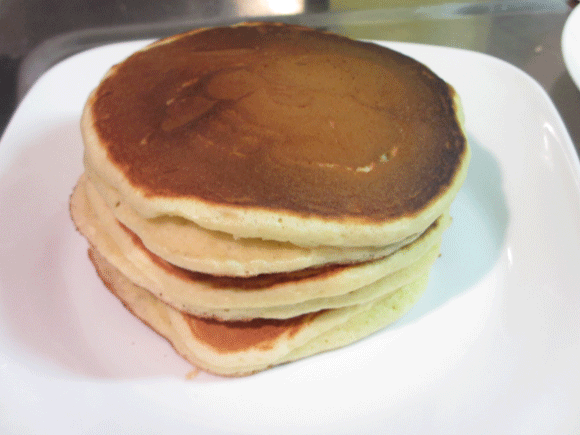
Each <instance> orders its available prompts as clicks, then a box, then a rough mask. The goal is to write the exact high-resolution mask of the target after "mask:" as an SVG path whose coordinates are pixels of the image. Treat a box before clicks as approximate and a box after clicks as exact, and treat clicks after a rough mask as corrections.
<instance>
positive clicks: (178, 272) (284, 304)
mask: <svg viewBox="0 0 580 435" xmlns="http://www.w3.org/2000/svg"><path fill="white" fill-rule="evenodd" d="M87 191H88V192H91V185H90V183H86V178H85V177H81V179H80V180H79V184H78V185H77V187H76V188H75V190H74V192H73V195H72V197H71V214H72V217H73V220H74V222H75V224H76V225H77V228H78V229H79V231H80V232H81V233H82V234H83V235H84V236H85V237H86V238H87V239H88V240H89V242H90V243H91V245H93V246H94V247H96V249H98V251H99V252H100V253H101V254H102V255H103V256H105V257H106V258H107V259H108V261H109V262H111V263H112V264H113V265H114V266H115V267H116V268H117V269H119V270H120V271H121V272H122V273H123V274H124V275H126V276H127V277H128V278H129V279H130V280H131V281H132V282H134V283H135V284H136V285H139V286H141V287H144V288H146V289H148V290H149V291H150V292H152V293H154V294H155V295H157V297H158V298H160V299H162V300H163V301H165V302H166V303H168V304H170V305H172V306H174V307H175V308H177V309H179V310H182V311H186V312H189V313H192V314H195V315H198V316H205V317H214V318H220V319H228V320H231V319H237V320H246V319H248V318H254V317H268V318H287V317H294V316H296V315H298V314H304V313H306V312H312V311H316V310H320V309H326V308H336V307H341V306H346V305H352V304H355V303H362V302H363V301H369V300H372V299H374V298H377V297H378V296H382V295H384V294H385V293H387V292H390V291H394V290H396V289H398V288H399V287H401V286H403V285H405V284H407V283H409V282H410V281H412V280H414V279H416V277H417V276H418V275H421V274H423V273H425V272H426V270H427V269H428V268H430V267H431V265H432V263H433V262H434V261H435V259H436V258H437V256H438V253H439V243H440V241H441V235H442V233H443V231H444V230H445V229H446V228H447V226H448V225H449V221H450V219H449V217H448V216H447V215H445V216H443V217H441V218H440V220H438V221H436V223H434V224H433V225H432V226H431V227H430V228H429V229H428V230H427V231H426V232H425V233H424V234H422V235H421V236H420V237H419V238H418V239H417V240H416V241H415V242H413V243H412V244H410V245H407V246H405V247H404V248H402V249H400V250H398V251H397V252H396V253H394V254H392V255H391V256H389V257H387V258H384V259H380V260H375V261H369V262H364V263H359V264H351V265H328V266H327V267H323V268H311V269H306V270H302V271H299V272H296V273H280V274H270V275H263V276H258V277H253V278H229V277H216V276H213V275H207V274H201V273H196V272H192V271H188V270H184V269H181V268H177V267H175V266H173V265H171V264H169V263H166V262H165V261H163V260H162V259H160V258H158V257H156V256H155V254H153V253H151V252H150V251H148V250H147V249H146V247H145V246H143V244H142V243H139V239H138V238H137V237H135V235H134V234H131V232H130V231H129V230H128V229H126V228H123V226H122V224H120V223H119V222H118V221H117V220H116V219H115V217H114V215H113V214H112V212H111V211H110V210H108V208H107V207H102V204H101V207H99V210H100V211H99V212H95V211H94V210H93V209H92V207H91V205H92V202H93V203H94V202H98V200H99V198H100V197H99V196H98V193H96V192H95V191H94V189H92V193H93V195H87V194H86V192H87ZM91 196H92V197H93V201H92V202H91V201H89V199H88V197H91ZM101 201H102V202H104V201H103V200H102V199H101Z"/></svg>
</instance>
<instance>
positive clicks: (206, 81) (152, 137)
mask: <svg viewBox="0 0 580 435" xmlns="http://www.w3.org/2000/svg"><path fill="white" fill-rule="evenodd" d="M462 122H463V119H462V113H461V106H460V101H459V97H458V96H457V94H456V93H455V91H454V90H453V88H452V87H451V86H450V85H448V84H447V83H445V82H444V81H443V80H442V79H441V78H439V77H437V76H436V75H435V74H434V73H433V72H432V71H430V70H429V69H428V68H427V67H426V66H424V65H423V64H421V63H419V62H416V61H415V60H413V59H410V58H409V57H406V56H404V55H402V54H399V53H397V52H394V51H392V50H389V49H387V48H384V47H381V46H378V45H374V44H370V43H365V42H360V41H353V40H350V39H348V38H345V37H341V36H338V35H333V34H329V33H323V32H317V31H314V30H312V29H307V28H304V27H297V26H288V25H282V24H274V23H255V24H243V25H238V26H233V27H222V28H213V29H201V30H195V31H192V32H188V33H185V34H181V35H177V36H174V37H171V38H167V39H164V40H161V41H158V42H156V43H154V44H152V45H150V46H148V47H146V48H144V49H143V50H141V51H139V52H137V53H135V54H134V55H132V56H130V57H129V58H128V59H127V60H125V61H124V62H122V63H120V64H118V65H116V66H114V67H113V68H112V69H111V70H110V71H109V72H108V74H107V76H106V77H105V78H104V79H103V81H102V82H101V83H100V84H99V86H98V87H97V88H96V89H95V91H94V92H93V93H92V94H91V96H90V97H89V99H88V101H87V104H86V106H85V110H84V112H83V117H82V131H83V138H84V142H85V161H86V165H87V168H89V169H90V171H93V172H95V173H96V174H97V175H98V176H99V177H100V178H102V179H103V180H105V181H106V183H107V184H108V185H110V186H114V187H115V188H116V189H117V190H118V192H119V194H120V196H121V197H122V198H123V200H124V201H125V202H126V203H127V204H129V206H130V207H131V208H132V209H133V210H135V211H136V212H137V213H138V214H139V215H140V216H142V217H143V218H155V217H159V216H177V217H181V218H184V219H186V220H189V221H192V222H194V223H195V224H197V225H199V226H201V227H203V228H207V229H210V230H215V231H222V232H226V233H228V234H232V235H233V236H234V237H239V238H263V239H266V240H274V241H281V242H290V243H292V244H295V245H298V246H320V245H322V246H342V247H359V246H386V245H389V244H392V243H397V242H400V241H401V240H404V239H406V238H407V237H409V236H412V235H414V234H420V233H422V232H423V231H424V230H425V229H426V228H427V227H429V225H431V224H432V223H433V222H434V221H435V220H436V219H437V218H438V217H439V216H440V215H441V214H443V212H444V211H445V210H447V209H448V208H449V205H450V203H451V202H452V200H453V198H454V197H455V195H456V193H457V191H458V190H459V188H460V186H461V184H462V183H463V180H464V178H465V175H466V171H467V166H468V161H469V155H470V154H469V147H468V144H467V142H466V139H465V134H464V131H463V127H462Z"/></svg>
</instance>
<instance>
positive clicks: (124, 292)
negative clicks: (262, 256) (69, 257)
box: [89, 249, 428, 376]
mask: <svg viewBox="0 0 580 435" xmlns="http://www.w3.org/2000/svg"><path fill="white" fill-rule="evenodd" d="M89 253H90V257H91V260H92V261H93V264H94V265H95V268H96V269H97V272H98V273H99V275H100V276H101V278H102V280H103V281H104V283H105V284H106V286H107V287H108V288H109V289H110V290H111V292H112V293H113V294H115V295H116V296H117V297H118V298H119V299H120V300H121V301H122V302H123V304H124V305H125V306H126V307H127V309H128V310H130V311H131V312H132V313H133V314H134V315H135V316H136V317H138V318H139V319H141V320H142V321H143V322H144V323H146V324H147V325H149V326H150V327H151V328H152V329H153V330H155V331H156V332H158V333H159V334H160V335H162V336H163V337H165V338H166V339H167V340H168V341H169V342H170V343H171V344H172V345H173V347H174V348H175V350H176V351H177V352H178V353H179V354H181V355H182V356H183V357H184V358H185V359H187V360H188V361H189V362H191V363H192V364H193V365H195V366H196V367H199V368H201V369H203V370H206V371H208V372H211V373H215V374H219V375H226V376H243V375H249V374H253V373H256V372H259V371H262V370H265V369H267V368H270V367H273V366H276V365H279V364H283V363H287V362H290V361H295V360H297V359H300V358H305V357H307V356H311V355H314V354H316V353H320V352H324V351H328V350H331V349H336V348H339V347H342V346H346V345H348V344H350V343H353V342H355V341H357V340H360V339H361V338H363V337H366V336H368V335H370V334H372V333H373V332H376V331H378V330H379V329H382V328H384V327H385V326H387V325H389V324H391V323H393V322H394V321H396V320H397V319H398V318H400V317H401V316H402V315H403V314H404V313H406V312H407V311H408V310H409V309H410V308H411V307H412V306H413V305H414V304H415V303H416V302H417V300H418V299H419V298H420V297H421V295H422V294H423V293H424V291H425V289H426V287H427V282H428V277H427V276H426V275H424V276H422V277H420V278H419V279H418V280H417V281H415V282H413V283H411V284H409V285H407V286H405V287H403V288H401V289H399V290H398V291H396V292H394V293H391V294H389V295H387V296H385V297H383V298H381V299H379V300H376V301H373V302H371V303H367V304H362V305H356V306H350V307H348V308H343V309H335V310H326V311H321V312H316V313H311V314H307V315H303V316H299V317H294V318H291V319H286V320H268V319H257V320H255V321H252V322H220V321H216V320H211V319H204V318H199V317H195V316H191V315H189V314H186V313H183V312H180V311H178V310H176V309H174V308H172V307H171V306H169V305H167V304H165V303H163V302H162V301H160V300H159V299H157V298H155V296H153V295H152V294H151V293H150V292H148V291H147V290H145V289H143V288H140V287H138V286H136V285H135V284H133V283H132V282H131V281H130V280H128V279H127V278H126V277H124V276H123V274H121V273H120V272H119V271H118V270H117V269H115V268H114V267H113V266H112V265H111V264H110V263H108V262H107V260H106V259H105V258H104V257H102V256H101V255H100V254H99V253H98V251H95V250H93V249H91V250H90V251H89Z"/></svg>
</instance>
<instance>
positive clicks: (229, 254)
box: [88, 174, 419, 276]
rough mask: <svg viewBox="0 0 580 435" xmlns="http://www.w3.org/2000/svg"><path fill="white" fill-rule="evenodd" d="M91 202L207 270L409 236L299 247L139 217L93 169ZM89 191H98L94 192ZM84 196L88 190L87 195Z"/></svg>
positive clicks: (352, 251) (337, 255) (326, 259)
mask: <svg viewBox="0 0 580 435" xmlns="http://www.w3.org/2000/svg"><path fill="white" fill-rule="evenodd" d="M89 178H90V181H88V183H89V184H90V185H91V191H93V195H92V196H93V197H96V196H97V195H99V196H100V197H101V198H103V199H104V200H105V202H106V205H105V204H104V202H103V201H102V200H100V199H95V200H93V201H92V204H91V205H92V206H93V208H96V209H101V208H103V207H105V206H108V208H109V209H110V210H112V212H113V213H114V215H115V218H116V219H117V220H118V221H119V222H121V223H122V224H123V225H124V226H126V227H127V228H129V229H130V230H131V231H132V232H133V233H135V234H136V235H137V237H139V239H140V240H141V241H142V242H143V244H144V245H145V247H146V248H147V249H148V250H150V251H151V252H153V253H155V254H156V255H158V256H159V257H161V258H163V259H164V260H166V261H168V262H169V263H171V264H174V265H176V266H179V267H183V268H185V269H189V270H195V271H198V272H203V273H209V274H213V275H226V276H255V275H260V274H267V273H276V272H290V271H295V270H301V269H305V268H309V267H313V266H321V265H324V264H327V263H335V264H336V263H340V264H343V263H357V262H362V261H368V260H373V259H377V258H383V257H386V256H387V255H389V254H392V253H393V252H395V251H397V250H398V249H400V248H401V247H403V246H405V245H407V244H409V243H410V242H412V241H413V240H415V239H416V238H417V237H418V236H419V235H418V234H413V235H411V236H409V237H407V238H406V239H404V240H402V241H401V242H398V243H392V244H390V245H387V246H367V247H361V248H342V247H335V246H312V247H300V246H296V245H293V244H291V243H287V242H286V243H284V242H277V241H273V240H263V239H256V238H253V239H240V238H234V237H233V236H232V235H231V234H228V233H224V232H221V231H212V230H208V229H205V228H202V227H200V226H199V225H197V224H195V223H194V222H192V221H188V220H186V219H183V218H180V217H174V216H162V217H157V218H153V219H145V218H143V217H141V216H140V215H139V214H138V213H137V212H135V210H133V209H132V208H131V207H130V206H129V205H128V204H127V203H126V202H125V201H124V200H123V198H122V197H121V196H120V195H119V193H118V192H117V191H116V190H115V189H114V188H113V187H112V186H107V185H106V184H105V183H104V182H103V181H102V180H101V179H99V178H98V176H96V175H95V174H90V175H89ZM95 191H98V193H96V192H95ZM89 196H90V195H89Z"/></svg>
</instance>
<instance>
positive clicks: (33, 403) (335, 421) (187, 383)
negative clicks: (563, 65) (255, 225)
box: [0, 42, 580, 435]
mask: <svg viewBox="0 0 580 435" xmlns="http://www.w3.org/2000/svg"><path fill="white" fill-rule="evenodd" d="M143 45H144V42H137V43H121V44H115V45H110V46H106V47H102V48H97V49H93V50H90V51H87V52H84V53H81V54H78V55H76V56H73V57H71V58H69V59H67V60H65V61H63V62H62V63H60V64H58V65H57V66H55V67H54V68H52V69H51V70H50V71H48V72H47V73H46V74H44V76H43V77H42V78H41V79H40V80H39V81H38V82H37V83H36V85H35V86H34V87H33V88H32V89H31V90H30V92H29V94H28V95H27V96H26V98H25V99H24V101H23V102H22V104H21V105H20V107H19V108H18V110H17V112H16V114H15V115H14V118H13V119H12V121H11V122H10V124H9V126H8V128H7V130H6V132H5V134H4V136H3V138H2V141H1V143H0V229H1V230H0V432H2V433H18V434H26V433H31V434H38V433H59V434H67V433H171V434H181V433H184V434H185V433H199V434H201V433H203V434H206V433H207V434H236V433H252V434H259V433H264V434H273V433H276V434H295V433H329V434H343V433H344V434H353V433H357V434H363V433H364V434H370V433H389V434H401V433H412V434H418V433H427V434H439V433H441V434H449V433H469V434H476V433H481V434H502V433H510V434H515V433H522V434H529V433H534V434H543V433H546V434H548V433H550V434H554V433H557V434H560V435H562V434H572V433H579V432H580V370H579V369H578V362H579V361H580V165H579V163H578V158H577V156H576V154H575V151H574V147H573V145H572V143H571V140H570V137H569V135H568V134H567V132H566V130H565V128H564V126H563V123H562V121H561V119H560V117H559V115H558V114H557V112H556V110H555V109H554V106H553V105H552V103H551V102H550V100H549V98H548V97H547V95H546V93H545V92H544V91H543V90H542V89H541V88H540V86H539V85H538V84H537V83H536V82H534V81H533V80H531V79H530V78H529V77H528V76H527V75H525V74H524V73H523V72H521V71H520V70H518V69H516V68H514V67H512V66H510V65H508V64H506V63H504V62H502V61H499V60H497V59H494V58H491V57H488V56H485V55H481V54H477V53H472V52H466V51H460V50H456V49H449V48H441V47H431V46H424V45H411V44H401V43H388V44H387V45H389V46H391V47H393V48H395V49H398V50H400V51H402V52H405V53H407V54H409V55H410V56H413V57H415V58H417V59H418V60H421V61H423V62H424V63H426V64H427V65H429V66H430V67H431V68H432V69H433V70H434V71H435V72H436V73H438V74H439V75H440V76H441V77H443V78H444V79H445V80H447V81H448V82H449V83H451V84H452V85H453V86H454V87H455V88H456V89H457V91H458V93H459V94H460V95H461V97H462V98H463V103H464V109H465V115H466V119H467V131H468V134H469V140H470V143H471V146H472V149H473V158H472V163H471V167H470V172H469V175H468V178H467V181H466V183H465V185H464V187H463V189H462V190H461V192H460V194H459V195H458V197H457V200H456V202H455V204H454V206H453V208H452V214H453V217H454V223H453V225H452V227H451V229H449V230H448V232H447V233H446V235H445V242H444V246H443V248H442V249H443V255H442V257H441V258H440V259H439V260H438V262H437V264H436V266H435V269H434V271H433V274H432V279H431V282H430V286H429V289H428V291H427V293H426V295H425V296H424V297H423V299H422V300H421V301H420V302H419V304H418V305H417V306H416V307H414V309H413V310H412V311H411V312H410V313H409V314H408V315H407V316H406V317H404V318H403V319H402V320H401V321H399V322H397V323H396V324H394V325H392V326H391V327H389V328H387V329H386V330H384V331H382V332H379V333H377V334H374V335H373V336H371V337H369V338H367V339H365V340H362V341H361V342H359V343H356V344H354V345H352V346H348V347H347V348H344V349H341V350H338V351H334V352H329V353H325V354H323V355H318V356H315V357H312V358H308V359H306V360H303V361H299V362H296V363H293V364H289V365H285V366H282V367H278V368H275V369H273V370H270V371H266V372H264V373H261V374H258V375H255V376H252V377H248V378H242V379H222V378H217V377H212V376H210V375H206V374H201V375H199V376H198V377H195V378H194V379H192V380H186V379H185V378H186V374H187V373H188V372H189V370H190V367H189V366H188V364H186V363H185V362H184V361H182V360H181V359H180V358H179V357H178V356H176V355H175V353H174V352H173V350H172V349H171V347H170V346H169V345H168V344H167V343H166V342H165V341H164V340H163V339H161V338H159V337H158V336H157V335H156V334H154V333H153V332H151V331H150V330H149V329H148V328H147V327H145V326H144V325H143V324H141V323H140V322H139V321H138V320H136V319H135V318H133V317H132V315H130V314H129V313H128V312H127V311H126V310H125V309H124V308H123V307H122V306H121V304H120V303H119V302H118V301H117V300H116V299H115V298H114V297H113V296H112V295H111V294H109V292H108V291H107V290H106V289H105V287H104V286H103V284H102V283H101V282H100V281H99V279H98V278H97V277H96V274H95V272H94V270H93V268H92V266H91V265H90V263H89V260H88V258H87V255H86V248H87V245H86V242H85V241H84V239H83V238H82V237H81V236H79V235H78V234H77V233H76V232H75V230H74V227H73V225H72V223H71V221H70V219H69V216H68V198H69V195H70V192H71V190H72V188H73V186H74V184H75V182H76V180H77V178H78V176H79V175H80V174H81V172H82V163H81V160H82V143H81V136H80V132H79V118H80V113H81V110H82V107H83V104H84V102H85V100H86V98H87V96H88V94H89V92H90V90H91V89H92V88H93V87H94V86H96V84H97V83H98V81H99V80H100V78H101V77H102V76H103V74H104V73H105V71H106V69H107V68H108V67H109V66H111V65H112V64H113V63H116V62H118V61H120V60H122V59H123V58H125V57H126V56H127V55H128V54H130V53H131V52H133V51H134V50H136V49H137V48H139V47H141V46H143Z"/></svg>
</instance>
